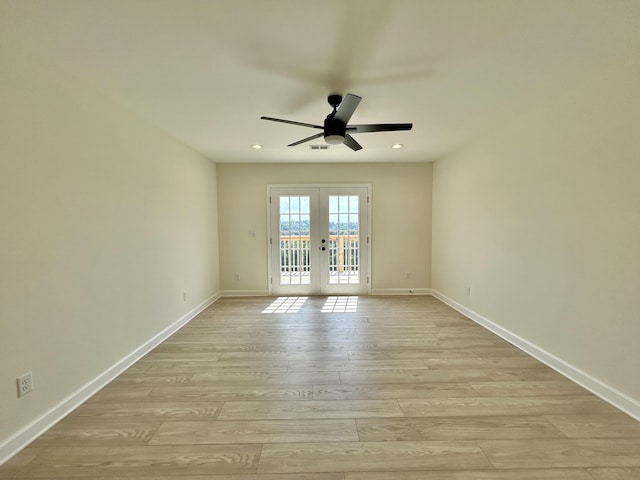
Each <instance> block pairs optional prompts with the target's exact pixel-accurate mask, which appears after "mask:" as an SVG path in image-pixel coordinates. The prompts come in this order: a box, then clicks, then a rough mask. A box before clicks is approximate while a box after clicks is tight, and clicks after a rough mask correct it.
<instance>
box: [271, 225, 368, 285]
mask: <svg viewBox="0 0 640 480" xmlns="http://www.w3.org/2000/svg"><path fill="white" fill-rule="evenodd" d="M327 250H328V252H327V253H328V255H329V265H328V266H329V276H330V280H329V281H330V283H358V281H359V271H360V258H359V252H360V236H359V235H330V236H329V242H328V246H327ZM310 272H311V241H310V238H309V236H308V235H285V236H281V237H280V277H281V279H285V278H288V281H286V283H309V282H307V281H305V278H304V277H305V276H306V277H308V276H309V273H310Z"/></svg>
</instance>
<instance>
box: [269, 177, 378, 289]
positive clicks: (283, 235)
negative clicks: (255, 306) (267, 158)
mask: <svg viewBox="0 0 640 480" xmlns="http://www.w3.org/2000/svg"><path fill="white" fill-rule="evenodd" d="M369 190H370V187H369V186H335V187H333V186H332V187H329V186H301V187H293V186H291V187H290V186H270V187H269V192H268V194H269V202H270V203H269V230H270V231H269V251H270V268H269V285H270V291H271V293H272V294H274V295H314V294H332V295H340V294H344V295H363V294H367V293H369V283H370V282H369V277H370V275H369V250H370V249H369V199H370V191H369Z"/></svg>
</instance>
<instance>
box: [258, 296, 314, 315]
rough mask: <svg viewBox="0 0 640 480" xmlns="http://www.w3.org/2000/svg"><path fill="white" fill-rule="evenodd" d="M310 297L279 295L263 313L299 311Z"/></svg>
mask: <svg viewBox="0 0 640 480" xmlns="http://www.w3.org/2000/svg"><path fill="white" fill-rule="evenodd" d="M308 298H309V297H278V298H276V299H275V300H274V301H273V303H272V304H271V305H269V306H268V307H267V308H265V309H264V310H263V311H262V313H297V312H298V311H299V310H300V309H301V308H302V306H303V305H304V303H305V302H306V301H307V299H308Z"/></svg>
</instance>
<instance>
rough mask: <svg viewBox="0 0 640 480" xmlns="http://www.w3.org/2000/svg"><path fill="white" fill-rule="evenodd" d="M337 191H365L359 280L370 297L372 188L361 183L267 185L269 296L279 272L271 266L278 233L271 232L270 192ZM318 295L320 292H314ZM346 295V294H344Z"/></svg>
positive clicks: (278, 266) (319, 286) (276, 266)
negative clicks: (364, 223) (364, 220)
mask: <svg viewBox="0 0 640 480" xmlns="http://www.w3.org/2000/svg"><path fill="white" fill-rule="evenodd" d="M333 188H336V189H339V188H365V189H366V191H367V198H366V212H362V213H365V214H366V215H367V221H366V231H362V232H361V235H362V240H361V242H360V243H361V245H360V249H361V251H363V252H366V258H367V261H366V262H365V265H362V267H364V268H362V269H361V272H360V273H361V276H362V277H361V278H362V282H364V284H365V285H366V294H367V295H371V283H372V282H371V243H372V239H371V204H372V202H371V195H372V186H371V184H362V183H355V184H354V183H349V184H344V183H343V184H340V183H330V184H325V183H322V184H316V183H314V184H301V183H296V184H268V185H267V275H268V287H269V295H273V282H274V281H275V280H274V274H275V273H276V272H277V271H278V270H279V268H280V265H279V264H278V265H275V266H274V265H273V258H274V256H273V255H272V248H273V242H274V241H277V238H274V237H277V236H278V235H279V232H274V231H272V230H273V229H272V218H271V210H272V209H271V192H272V190H273V189H291V190H292V193H295V190H300V191H302V190H304V189H333ZM318 288H321V285H320V284H318ZM314 293H315V294H318V293H320V292H314ZM345 294H347V293H345Z"/></svg>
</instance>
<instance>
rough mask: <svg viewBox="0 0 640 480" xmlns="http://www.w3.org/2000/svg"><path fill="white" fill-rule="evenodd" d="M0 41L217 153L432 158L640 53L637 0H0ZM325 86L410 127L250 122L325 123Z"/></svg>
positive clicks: (275, 157) (360, 114)
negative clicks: (327, 140)
mask: <svg viewBox="0 0 640 480" xmlns="http://www.w3.org/2000/svg"><path fill="white" fill-rule="evenodd" d="M0 41H2V43H3V44H4V46H5V47H7V46H8V45H12V44H19V45H20V46H21V48H27V49H28V50H31V51H33V52H35V53H36V54H37V55H40V56H42V57H44V58H47V60H48V61H51V62H53V63H55V64H58V65H59V66H60V67H61V68H63V69H64V70H66V71H68V72H70V73H72V74H73V75H75V76H78V77H80V78H82V79H84V80H85V81H86V82H87V83H89V84H90V85H92V87H93V88H96V89H97V90H99V91H101V92H102V93H103V94H105V95H107V96H109V97H111V98H112V99H114V100H116V101H118V102H119V103H121V104H123V105H124V106H125V107H126V108H128V109H129V110H131V111H134V112H136V113H137V114H139V115H140V116H142V117H145V118H146V119H147V120H149V121H150V122H152V123H154V124H156V125H157V126H159V127H160V128H162V129H163V130H165V131H167V132H169V133H170V134H171V135H173V136H175V137H176V138H178V139H179V140H180V141H182V142H184V143H185V144H187V145H189V146H191V147H192V148H194V149H195V150H197V151H199V152H201V153H202V154H204V155H205V156H207V157H209V158H211V159H213V160H215V161H217V162H294V161H295V162H298V161H299V162H325V161H354V162H375V161H405V162H406V161H432V160H435V159H437V158H439V157H442V156H443V155H446V154H447V153H449V152H451V151H453V150H455V149H457V148H460V147H462V146H464V145H465V144H466V143H468V142H470V141H472V140H473V139H474V138H477V137H478V136H481V135H482V134H483V132H486V131H487V130H490V129H492V128H497V127H499V125H500V124H501V123H503V122H509V121H511V120H512V119H513V118H514V117H517V116H519V115H522V114H523V113H524V112H526V111H527V110H530V109H532V108H535V106H536V105H537V104H539V103H541V102H552V101H553V100H554V99H555V98H558V97H559V96H561V95H563V94H565V93H567V92H570V91H571V89H572V88H573V87H574V86H575V85H576V84H579V83H580V82H583V81H585V80H588V78H589V77H590V76H593V75H603V74H606V69H607V66H608V65H611V64H613V63H615V62H617V61H621V60H623V59H625V58H627V57H629V56H632V55H636V56H637V55H638V54H639V52H640V1H639V0H607V1H604V0H389V1H384V0H323V1H318V0H314V1H311V0H55V1H53V0H0ZM333 91H339V92H340V93H343V94H344V93H347V92H352V93H356V94H358V95H361V96H362V97H363V101H362V103H361V104H360V106H359V108H358V110H357V111H356V113H355V114H354V116H353V118H352V123H387V122H388V123H392V122H413V124H414V128H413V130H412V131H410V132H384V133H365V134H360V135H357V136H356V139H357V140H358V141H359V142H360V143H361V144H362V145H363V147H364V149H363V150H361V151H358V152H353V151H351V150H349V149H348V148H347V147H346V146H344V145H338V146H331V148H330V149H329V150H328V151H317V150H314V151H312V150H310V148H309V145H310V144H304V145H300V146H298V147H286V145H287V144H288V143H291V142H293V141H296V140H299V139H302V138H304V137H307V136H309V135H312V134H314V133H317V131H315V130H311V129H307V128H304V127H299V126H293V125H285V124H279V123H272V122H266V121H263V120H260V119H259V118H260V116H261V115H267V116H273V117H280V118H286V119H291V120H295V121H301V122H307V123H315V124H322V121H323V119H324V117H325V116H326V115H327V114H328V113H329V112H330V111H331V109H330V107H329V105H328V104H327V101H326V97H327V95H328V94H329V93H331V92H333ZM604 94H606V92H603V95H604ZM595 113H597V112H594V114H595ZM0 114H1V113H0ZM254 143H259V144H262V145H264V148H263V149H262V150H252V149H251V148H250V145H252V144H254ZM318 143H323V141H322V140H319V141H314V142H311V144H318ZM394 143H402V144H405V148H403V149H401V150H392V149H391V148H390V147H391V145H392V144H394Z"/></svg>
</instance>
